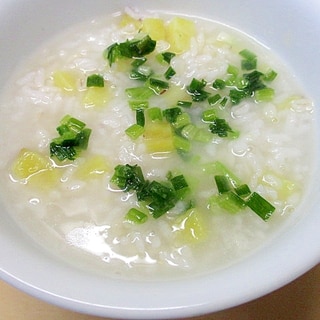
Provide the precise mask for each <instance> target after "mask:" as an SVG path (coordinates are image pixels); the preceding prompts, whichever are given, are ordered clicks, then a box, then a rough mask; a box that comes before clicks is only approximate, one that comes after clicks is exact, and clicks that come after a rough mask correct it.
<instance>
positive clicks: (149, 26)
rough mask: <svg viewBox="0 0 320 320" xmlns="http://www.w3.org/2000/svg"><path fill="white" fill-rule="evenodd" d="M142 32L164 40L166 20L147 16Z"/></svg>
mask: <svg viewBox="0 0 320 320" xmlns="http://www.w3.org/2000/svg"><path fill="white" fill-rule="evenodd" d="M142 32H144V33H146V34H148V35H149V36H150V37H151V39H153V40H156V41H158V40H164V39H165V38H166V30H165V26H164V21H163V20H162V19H159V18H146V19H144V20H143V21H142Z"/></svg>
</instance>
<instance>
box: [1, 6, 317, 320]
mask: <svg viewBox="0 0 320 320" xmlns="http://www.w3.org/2000/svg"><path fill="white" fill-rule="evenodd" d="M125 6H131V7H132V6H134V7H137V8H142V9H143V10H145V9H147V10H161V11H169V12H177V13H180V14H187V15H194V16H199V17H204V18H208V19H212V20H216V21H219V22H223V23H225V24H227V25H230V26H232V27H235V28H237V29H240V30H242V31H244V32H245V33H247V34H249V35H251V36H252V37H254V38H256V39H257V40H258V41H260V42H261V43H263V44H264V45H265V46H267V47H269V48H270V49H271V50H273V51H274V52H276V53H277V54H278V56H280V58H281V59H282V60H283V61H284V62H285V63H286V64H287V65H288V68H291V69H292V70H293V71H292V75H293V76H294V77H297V78H298V79H299V80H300V82H301V83H302V85H303V86H304V88H305V89H306V91H307V93H309V95H310V96H311V97H312V98H313V99H314V101H315V105H317V104H319V102H320V93H319V90H318V88H317V83H318V74H317V72H315V69H316V70H317V69H319V67H320V65H319V64H320V62H319V58H318V53H319V52H320V42H319V41H316V39H318V30H320V19H319V16H320V3H319V2H317V1H308V2H305V1H289V0H286V1H282V2H278V1H274V0H271V1H268V2H256V1H254V0H247V1H244V2H241V4H240V3H239V2H238V1H237V0H226V1H218V0H217V1H215V0H214V1H212V0H203V1H201V5H200V3H197V2H194V1H187V2H186V1H181V0H175V1H169V0H164V1H160V2H159V1H157V2H156V1H148V0H140V1H139V2H137V3H135V4H134V5H133V4H132V2H131V1H125V0H112V1H108V2H106V1H103V0H96V1H95V3H94V5H93V4H92V2H91V1H79V0H77V1H76V0H70V1H60V0H57V1H40V0H33V1H29V0H24V1H23V0H20V1H18V0H16V1H9V0H5V1H2V4H1V5H0V27H1V30H5V32H1V33H0V43H1V44H2V48H3V49H4V50H2V59H1V60H0V66H1V73H0V88H1V87H3V86H4V84H5V83H6V79H7V78H8V77H9V76H10V73H11V72H12V70H13V69H14V68H15V66H16V65H17V64H18V63H19V62H20V61H21V60H23V59H24V58H26V57H27V56H28V55H29V54H30V53H32V51H33V50H34V49H35V48H37V47H38V46H39V45H41V44H42V43H43V42H44V41H46V39H48V38H50V37H52V36H54V35H55V34H57V33H59V32H60V31H62V30H64V29H65V28H67V27H69V26H72V25H74V24H77V23H80V22H82V21H83V20H90V19H92V18H94V17H97V16H100V15H101V13H103V14H108V13H113V12H116V11H120V10H122V9H123V8H124V7H125ZM39 12H41V14H39ZM317 116H318V115H317ZM317 149H319V143H318V145H317ZM318 157H319V154H318V153H317V155H316V158H317V159H318ZM319 178H320V172H319V170H318V169H317V170H316V172H314V179H313V181H312V185H311V186H310V190H309V193H308V196H307V198H306V200H305V202H304V203H303V204H302V205H301V207H300V210H301V218H300V219H299V220H298V221H295V223H288V225H286V226H285V228H284V229H283V230H282V231H281V232H280V233H278V234H277V236H276V237H274V238H273V239H272V240H271V241H270V242H268V243H267V244H266V246H265V247H264V248H262V249H261V250H259V251H257V252H256V253H254V254H252V255H251V256H250V257H248V258H247V259H245V260H243V261H241V262H239V263H237V264H235V265H233V266H231V267H229V268H226V269H224V270H221V271H218V272H215V273H214V274H208V275H205V276H199V277H194V278H191V279H188V280H177V281H170V282H167V281H163V282H160V281H157V282H153V281H150V282H135V281H125V280H114V279H109V278H107V277H103V278H101V277H99V276H98V275H94V274H88V273H86V272H84V271H81V270H78V269H74V268H72V267H71V266H69V265H66V264H64V263H62V262H61V261H59V260H57V259H55V258H54V257H53V256H52V255H51V254H50V252H47V251H46V250H45V249H43V248H42V247H41V246H40V245H38V244H36V243H34V242H33V241H32V240H31V239H30V238H29V237H28V235H26V234H24V233H23V232H21V230H20V228H19V227H18V226H17V225H16V224H15V223H14V222H13V220H12V219H11V217H10V213H8V212H6V211H5V209H4V206H3V205H2V203H0V212H1V215H0V250H1V252H2V256H3V257H5V259H1V262H0V277H1V278H2V279H4V280H6V281H8V282H9V283H11V284H12V285H14V286H16V287H18V288H20V289H21V290H24V291H26V292H28V293H30V294H32V295H34V296H36V297H38V298H40V299H44V300H46V301H48V302H50V303H54V304H57V305H59V306H62V307H65V308H69V309H73V310H76V311H79V312H85V313H91V314H95V315H101V316H109V317H117V318H135V319H151V318H154V319H157V318H177V317H182V316H192V315H198V314H201V313H207V312H213V311H217V310H221V309H224V308H228V307H231V306H234V305H237V304H240V303H243V302H245V301H248V300H250V299H254V298H257V297H259V296H261V295H263V294H266V293H268V292H270V291H272V290H275V289H277V288H279V287H280V286H282V285H284V284H286V283H288V282H289V281H291V280H293V279H294V278H296V277H297V276H299V275H301V274H302V273H303V272H305V271H307V270H308V269H310V268H311V267H312V266H314V265H315V264H316V263H318V262H319V259H320V247H319V244H320V233H319V232H318V230H317V226H318V225H319V224H320V215H319V214H318V205H319V200H318V197H319V194H320V188H319V184H317V180H318V179H319ZM53 275H54V276H53Z"/></svg>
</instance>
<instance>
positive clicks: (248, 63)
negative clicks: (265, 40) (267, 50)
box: [239, 49, 257, 70]
mask: <svg viewBox="0 0 320 320" xmlns="http://www.w3.org/2000/svg"><path fill="white" fill-rule="evenodd" d="M239 54H240V56H242V57H243V58H244V59H243V60H242V61H241V69H242V70H253V69H256V67H257V56H256V55H255V53H253V52H251V51H250V50H247V49H244V50H242V51H240V52H239Z"/></svg>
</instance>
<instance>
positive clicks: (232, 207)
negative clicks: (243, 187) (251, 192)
mask: <svg viewBox="0 0 320 320" xmlns="http://www.w3.org/2000/svg"><path fill="white" fill-rule="evenodd" d="M209 204H210V207H211V209H214V207H215V206H217V205H218V206H219V207H220V208H222V209H224V210H226V211H227V212H229V213H232V214H236V213H238V212H239V211H241V210H242V209H244V208H245V206H246V203H245V201H243V200H242V199H241V198H240V197H239V196H238V195H237V194H236V193H234V192H232V191H230V190H229V191H227V192H225V193H222V194H219V195H215V196H213V197H211V198H210V199H209Z"/></svg>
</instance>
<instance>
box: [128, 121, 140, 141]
mask: <svg viewBox="0 0 320 320" xmlns="http://www.w3.org/2000/svg"><path fill="white" fill-rule="evenodd" d="M125 133H126V135H127V136H128V137H130V138H131V139H132V140H136V139H138V138H139V137H140V136H141V135H142V134H143V133H144V127H143V126H141V125H139V124H136V123H135V124H133V125H131V126H130V127H128V128H127V129H126V130H125Z"/></svg>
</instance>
